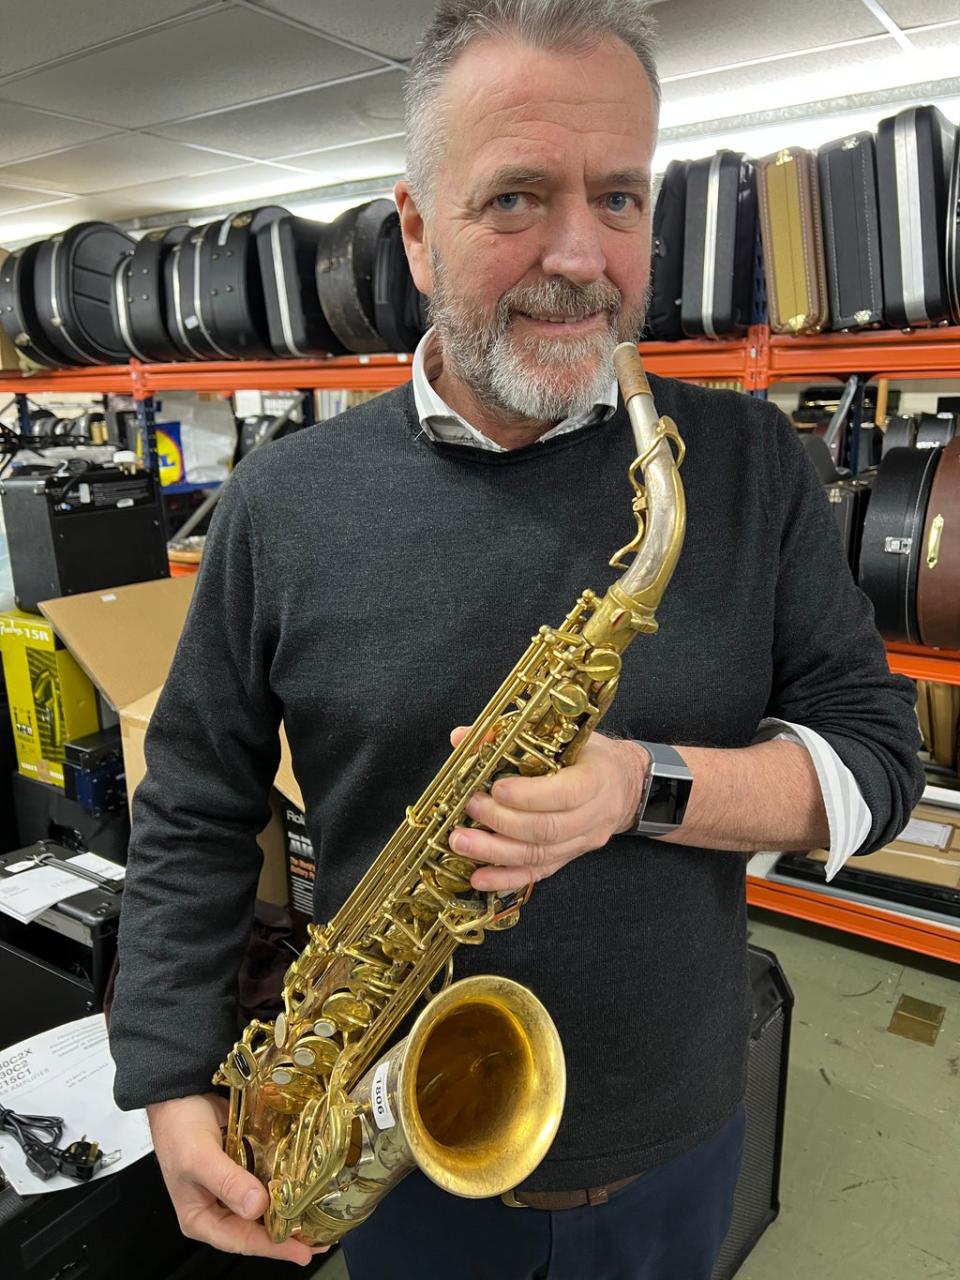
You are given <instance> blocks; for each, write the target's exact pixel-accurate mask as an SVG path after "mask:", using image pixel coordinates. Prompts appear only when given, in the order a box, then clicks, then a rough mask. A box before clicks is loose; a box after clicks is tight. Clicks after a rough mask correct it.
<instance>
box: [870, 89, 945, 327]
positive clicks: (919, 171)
mask: <svg viewBox="0 0 960 1280" xmlns="http://www.w3.org/2000/svg"><path fill="white" fill-rule="evenodd" d="M956 133H957V131H956V128H955V127H954V126H953V125H952V124H951V123H950V121H949V120H948V119H947V118H946V116H944V115H943V114H942V112H940V111H938V110H937V108H936V107H910V108H908V109H907V110H906V111H901V112H899V113H898V114H897V115H895V116H888V117H887V118H886V119H885V120H881V121H880V124H879V126H878V128H877V182H878V187H879V192H880V237H881V244H882V251H883V292H884V299H885V312H886V319H887V322H888V323H889V324H892V325H895V326H897V327H898V328H901V329H904V328H913V327H916V326H923V325H930V324H939V323H941V322H942V321H944V320H946V319H948V318H949V315H950V297H949V293H948V289H947V276H946V230H945V228H946V225H947V194H948V191H949V187H950V177H951V172H952V168H953V159H954V152H955V150H956Z"/></svg>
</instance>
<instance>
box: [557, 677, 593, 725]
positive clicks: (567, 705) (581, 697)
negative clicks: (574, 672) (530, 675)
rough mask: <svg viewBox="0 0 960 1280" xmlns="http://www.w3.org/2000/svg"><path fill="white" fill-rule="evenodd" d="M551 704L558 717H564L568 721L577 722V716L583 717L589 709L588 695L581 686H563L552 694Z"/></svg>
mask: <svg viewBox="0 0 960 1280" xmlns="http://www.w3.org/2000/svg"><path fill="white" fill-rule="evenodd" d="M550 702H551V704H552V706H553V709H554V711H556V713H557V715H558V716H564V717H566V718H567V719H568V720H575V719H576V718H577V716H582V715H583V713H584V711H586V709H587V693H586V690H585V689H582V688H581V687H580V685H578V684H574V683H573V682H572V681H571V682H570V683H569V684H562V685H560V687H559V688H558V689H554V690H553V691H552V692H551V694H550Z"/></svg>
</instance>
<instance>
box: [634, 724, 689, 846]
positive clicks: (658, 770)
mask: <svg viewBox="0 0 960 1280" xmlns="http://www.w3.org/2000/svg"><path fill="white" fill-rule="evenodd" d="M640 745H641V747H643V748H644V750H645V751H646V752H647V754H648V755H649V756H650V764H649V766H648V768H647V776H646V778H645V779H644V784H643V794H642V795H641V797H640V803H639V805H638V806H637V816H636V819H635V820H634V824H633V826H632V827H631V828H630V832H631V833H632V834H633V835H639V836H663V835H667V834H668V832H670V831H676V829H677V827H679V826H680V825H681V824H682V822H683V818H684V814H685V813H686V809H687V804H688V803H689V800H690V792H691V790H692V789H693V774H692V773H691V772H690V770H689V769H688V768H687V766H686V765H685V764H684V762H683V757H682V756H681V755H680V753H679V751H676V750H675V749H674V748H673V747H670V746H667V744H666V743H665V742H641V743H640Z"/></svg>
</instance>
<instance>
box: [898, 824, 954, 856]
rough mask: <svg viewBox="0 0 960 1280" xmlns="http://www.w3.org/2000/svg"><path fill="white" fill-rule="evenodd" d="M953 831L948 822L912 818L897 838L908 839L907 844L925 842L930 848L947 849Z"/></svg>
mask: <svg viewBox="0 0 960 1280" xmlns="http://www.w3.org/2000/svg"><path fill="white" fill-rule="evenodd" d="M952 831H953V828H952V827H950V826H948V825H947V824H946V823H941V822H925V821H923V819H922V818H911V819H910V821H909V822H908V823H907V825H906V826H905V827H904V828H903V830H902V831H901V832H900V834H899V836H897V839H898V840H906V842H907V844H924V845H926V846H927V847H928V848H930V849H946V847H947V845H948V844H949V843H950V836H951V834H952Z"/></svg>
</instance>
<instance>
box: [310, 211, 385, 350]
mask: <svg viewBox="0 0 960 1280" xmlns="http://www.w3.org/2000/svg"><path fill="white" fill-rule="evenodd" d="M395 210H396V206H395V205H394V203H393V201H392V200H371V201H369V202H368V203H367V204H361V205H357V206H356V207H355V208H353V209H346V210H345V211H344V212H343V213H341V214H340V216H339V217H338V218H336V219H335V220H334V221H333V222H331V224H330V236H329V239H328V240H327V241H326V243H325V244H324V245H323V247H322V248H321V250H320V253H319V254H318V256H317V290H318V292H319V294H320V305H321V306H322V307H323V314H324V315H325V316H326V317H327V321H328V323H329V325H330V328H331V329H332V330H333V332H334V333H335V334H336V335H337V337H338V338H339V339H340V341H341V342H342V343H343V345H344V346H345V347H346V348H347V350H348V351H353V352H355V353H356V354H358V355H361V354H369V353H372V352H377V351H386V349H387V344H386V343H385V342H384V340H383V339H382V338H381V336H380V334H379V333H378V332H377V318H376V311H375V308H374V301H373V276H374V270H375V268H376V258H377V243H378V241H379V238H380V230H381V228H382V226H383V224H384V222H385V221H386V219H387V218H388V217H389V216H390V214H391V213H393V212H395Z"/></svg>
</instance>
